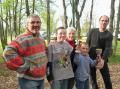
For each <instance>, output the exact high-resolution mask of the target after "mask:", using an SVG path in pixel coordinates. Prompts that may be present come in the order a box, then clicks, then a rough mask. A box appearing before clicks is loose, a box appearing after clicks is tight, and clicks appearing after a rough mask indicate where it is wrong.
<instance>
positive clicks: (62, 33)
mask: <svg viewBox="0 0 120 89" xmlns="http://www.w3.org/2000/svg"><path fill="white" fill-rule="evenodd" d="M65 39H66V31H65V29H58V31H57V41H58V42H62V41H64V40H65Z"/></svg>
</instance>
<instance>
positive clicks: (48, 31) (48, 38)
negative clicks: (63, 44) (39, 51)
mask: <svg viewBox="0 0 120 89" xmlns="http://www.w3.org/2000/svg"><path fill="white" fill-rule="evenodd" d="M46 1H47V40H48V42H49V41H50V0H46Z"/></svg>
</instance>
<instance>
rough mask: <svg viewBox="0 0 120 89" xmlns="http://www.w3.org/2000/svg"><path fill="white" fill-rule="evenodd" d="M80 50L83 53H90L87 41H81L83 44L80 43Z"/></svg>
mask: <svg viewBox="0 0 120 89" xmlns="http://www.w3.org/2000/svg"><path fill="white" fill-rule="evenodd" d="M80 52H81V53H82V54H83V55H88V52H89V47H88V45H87V44H86V43H81V45H80Z"/></svg>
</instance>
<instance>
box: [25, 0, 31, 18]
mask: <svg viewBox="0 0 120 89" xmlns="http://www.w3.org/2000/svg"><path fill="white" fill-rule="evenodd" d="M25 4H26V14H27V16H29V15H30V10H29V3H28V0H25Z"/></svg>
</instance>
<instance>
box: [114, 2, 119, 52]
mask: <svg viewBox="0 0 120 89" xmlns="http://www.w3.org/2000/svg"><path fill="white" fill-rule="evenodd" d="M119 25H120V1H119V7H118V13H117V24H116V32H115V48H114V51H115V53H116V49H117V38H118V33H119Z"/></svg>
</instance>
